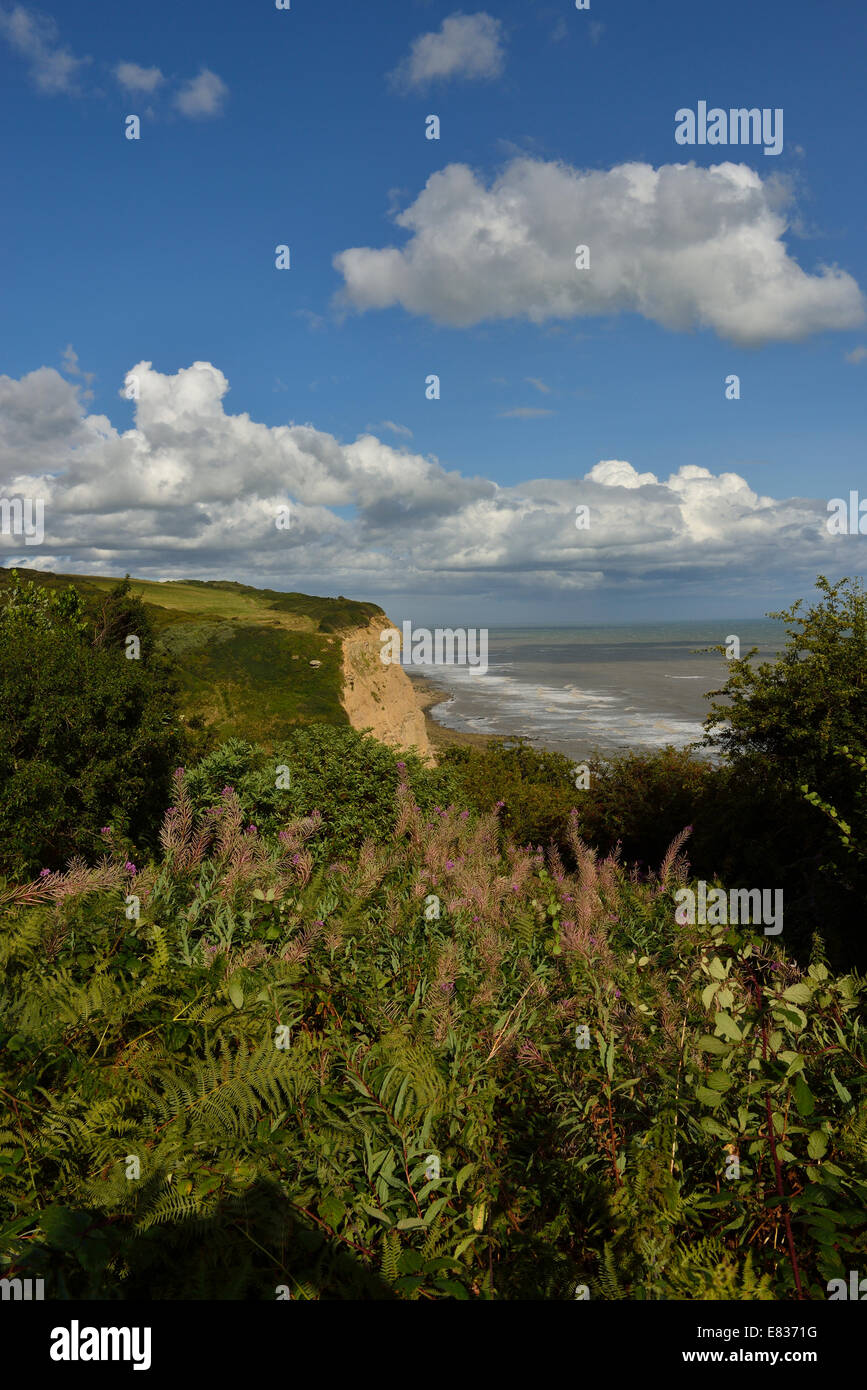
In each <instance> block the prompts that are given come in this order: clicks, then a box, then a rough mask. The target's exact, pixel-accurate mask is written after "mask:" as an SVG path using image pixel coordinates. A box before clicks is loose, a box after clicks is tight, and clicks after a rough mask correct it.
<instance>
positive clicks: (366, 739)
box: [187, 724, 457, 858]
mask: <svg viewBox="0 0 867 1390" xmlns="http://www.w3.org/2000/svg"><path fill="white" fill-rule="evenodd" d="M280 768H283V769H286V771H284V772H283V773H280V772H279V769H280ZM403 770H405V773H406V776H407V778H408V779H409V783H410V785H411V786H412V788H413V792H414V793H415V795H416V797H417V798H418V802H419V805H420V806H421V807H422V808H423V809H424V810H425V811H430V810H432V809H433V807H434V806H436V805H443V804H445V803H446V802H448V801H452V800H454V798H455V796H456V795H457V784H456V782H455V780H454V779H453V778H452V777H451V776H450V775H449V773H448V772H446V771H440V770H438V769H434V768H430V767H428V766H427V765H426V764H424V763H422V762H421V760H420V759H419V758H418V757H417V756H416V755H415V754H414V753H398V752H396V751H395V750H394V749H391V748H387V747H386V746H385V745H384V744H382V743H379V742H378V741H377V740H376V739H374V738H372V737H370V736H369V735H365V734H362V733H359V732H358V731H357V730H356V729H353V728H349V727H341V728H335V727H333V726H331V725H329V724H310V725H304V726H301V727H299V728H296V729H293V730H291V732H290V733H289V734H288V735H287V736H286V737H285V738H284V739H282V740H281V741H280V742H279V743H278V744H277V746H276V747H275V748H274V750H273V752H268V751H267V750H266V749H265V748H263V747H261V746H260V745H258V744H252V743H248V742H246V741H245V740H243V739H228V740H227V741H226V742H225V743H223V744H221V745H220V747H219V748H217V749H215V750H214V752H213V753H210V754H209V755H208V756H207V757H205V758H203V759H202V760H201V761H200V762H199V763H197V764H196V765H195V766H194V767H192V768H190V769H189V772H188V779H187V781H188V787H189V793H190V797H191V799H192V803H193V805H194V807H195V808H196V810H197V811H203V810H204V809H205V808H206V807H208V806H214V805H217V804H219V802H220V798H221V796H222V795H223V788H224V787H232V788H233V789H234V791H235V792H236V793H237V796H238V799H239V804H240V806H241V808H242V814H243V816H244V819H245V821H246V822H247V823H248V824H253V825H255V826H256V827H257V829H258V830H259V831H261V832H263V833H275V832H276V831H277V830H279V829H280V827H281V826H283V825H284V824H285V822H286V820H287V819H291V818H300V817H304V816H309V815H311V814H312V813H313V812H314V811H318V812H319V813H320V814H321V816H322V817H323V820H324V822H325V826H326V831H325V833H324V835H323V836H322V838H321V840H320V841H319V842H318V843H317V850H316V853H317V857H318V858H325V857H328V856H330V857H331V858H340V857H341V855H343V854H345V853H346V852H347V851H349V850H350V849H353V848H357V847H358V846H360V845H361V844H362V843H363V841H364V840H365V839H366V838H368V837H372V838H374V839H376V840H379V841H381V840H384V839H387V837H388V836H389V835H390V834H391V832H392V829H393V826H394V797H395V793H396V791H397V788H398V785H399V783H400V779H401V772H402V771H403ZM287 781H288V783H289V785H288V787H287V786H285V785H278V782H279V783H283V784H285V783H286V782H287Z"/></svg>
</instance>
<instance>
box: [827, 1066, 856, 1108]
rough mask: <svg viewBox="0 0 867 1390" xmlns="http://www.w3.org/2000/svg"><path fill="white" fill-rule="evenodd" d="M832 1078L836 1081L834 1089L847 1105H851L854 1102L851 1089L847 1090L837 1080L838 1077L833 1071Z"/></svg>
mask: <svg viewBox="0 0 867 1390" xmlns="http://www.w3.org/2000/svg"><path fill="white" fill-rule="evenodd" d="M831 1080H832V1081H833V1083H834V1090H835V1091H836V1092H837V1095H838V1096H839V1097H840V1099H841V1100H842V1101H843V1103H844V1104H845V1105H851V1104H852V1093H851V1091H847V1090H846V1087H845V1086H843V1085H841V1084H840V1082H839V1081H838V1080H837V1078H836V1076H835V1075H834V1073H833V1072H831Z"/></svg>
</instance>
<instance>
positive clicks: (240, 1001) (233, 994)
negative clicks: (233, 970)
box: [229, 980, 244, 1009]
mask: <svg viewBox="0 0 867 1390" xmlns="http://www.w3.org/2000/svg"><path fill="white" fill-rule="evenodd" d="M229 998H230V999H231V1001H232V1003H233V1004H234V1005H235V1008H236V1009H243V1007H244V986H243V985H242V984H241V981H240V980H233V981H232V983H231V984H230V985H229Z"/></svg>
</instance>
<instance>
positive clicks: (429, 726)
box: [406, 671, 716, 764]
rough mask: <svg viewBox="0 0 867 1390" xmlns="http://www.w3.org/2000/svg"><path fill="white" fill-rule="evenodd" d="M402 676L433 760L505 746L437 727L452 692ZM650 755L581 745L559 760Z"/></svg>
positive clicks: (697, 752) (491, 737)
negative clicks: (437, 715) (456, 751)
mask: <svg viewBox="0 0 867 1390" xmlns="http://www.w3.org/2000/svg"><path fill="white" fill-rule="evenodd" d="M406 674H407V676H408V677H409V680H410V683H411V685H412V689H413V694H414V696H415V700H416V704H417V705H418V708H419V709H420V710H421V712H422V714H423V715H424V722H425V729H426V731H427V736H428V742H429V744H430V746H431V749H432V750H433V753H434V756H435V757H436V755H437V754H438V753H440V752H442V751H444V750H445V749H447V748H461V747H463V748H467V747H471V748H485V747H487V745H488V744H491V743H494V742H504V741H505V742H508V740H509V735H508V734H475V733H465V732H463V731H461V730H459V729H449V728H446V726H445V725H443V724H440V723H439V722H438V721H437V720H436V719H434V717H433V715H432V713H431V711H432V710H433V709H435V707H436V706H437V705H442V704H445V703H446V701H448V700H450V699H451V698H452V692H451V691H450V690H448V689H446V688H445V687H444V686H441V685H438V684H437V682H436V681H435V680H432V679H431V677H430V676H422V675H415V674H413V673H411V672H409V671H407V673H406ZM515 737H517V735H515ZM523 737H524V738H525V739H527V742H528V743H529V744H530V746H531V747H533V748H537V749H539V751H541V752H544V751H546V745H545V744H544V743H541V742H540V741H539V740H538V739H537V738H533V737H530V736H528V735H526V734H525V735H524V736H523ZM549 751H552V752H558V751H559V752H561V753H562V751H563V750H562V749H559V750H558V749H551V750H549ZM653 751H660V750H659V749H656V750H654V749H653V748H651V747H646V746H644V745H642V744H633V745H629V746H628V747H623V748H617V749H612V748H601V747H599V746H598V745H591V744H589V743H588V744H586V745H584V746H583V747H582V748H581V749H580V750H576V751H575V752H572V753H571V754H565V753H563V756H564V757H567V756H569V757H572V758H573V759H574V760H577V761H585V762H586V761H588V760H591V759H598V760H601V761H603V762H607V761H609V760H611V759H613V758H617V757H619V756H622V755H623V754H626V753H650V752H653ZM693 756H694V757H696V758H697V759H699V760H700V761H702V762H710V763H712V764H713V763H714V762H715V761H716V760H715V759H714V758H713V757H712V756H709V754H708V752H707V751H706V750H701V749H694V750H693Z"/></svg>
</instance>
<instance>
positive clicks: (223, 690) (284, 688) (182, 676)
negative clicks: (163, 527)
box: [0, 568, 429, 753]
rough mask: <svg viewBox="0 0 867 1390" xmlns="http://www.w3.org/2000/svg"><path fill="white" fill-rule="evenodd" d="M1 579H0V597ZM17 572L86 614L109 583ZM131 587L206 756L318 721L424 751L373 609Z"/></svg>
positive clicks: (411, 699)
mask: <svg viewBox="0 0 867 1390" xmlns="http://www.w3.org/2000/svg"><path fill="white" fill-rule="evenodd" d="M10 573H11V571H10V570H9V569H0V592H2V590H3V588H4V587H6V586H7V585H8V584H9V582H10V578H9V576H10ZM18 573H19V574H20V576H21V577H22V578H23V579H29V580H33V581H34V583H36V584H40V585H45V586H47V587H50V588H55V589H63V588H66V586H67V585H69V584H72V585H74V587H75V588H76V589H77V590H78V591H79V593H80V594H81V595H82V597H83V599H84V601H85V603H86V605H87V608H88V611H89V612H90V613H91V614H95V613H96V612H97V610H98V609H99V607H100V605H101V603H102V602H103V601H104V599H105V596H106V595H107V594H108V593H109V592H110V590H111V589H112V588H113V587H114V585H115V584H117V582H118V580H117V579H116V578H110V577H105V578H103V577H96V576H90V575H87V576H85V575H67V574H47V573H43V572H41V571H38V570H28V569H22V568H19V569H18ZM131 585H132V590H133V592H134V593H135V594H136V595H137V596H138V597H140V598H141V599H142V601H143V602H144V604H145V608H146V611H147V614H148V617H149V619H150V622H151V624H152V627H153V630H154V633H155V634H156V636H157V639H158V645H159V647H160V648H161V649H162V650H163V651H164V652H165V653H166V654H167V655H169V656H170V657H172V658H173V659H174V660H175V662H176V664H177V672H178V678H179V681H180V687H181V688H180V700H181V713H182V717H183V719H184V721H185V723H187V724H188V725H189V726H190V727H191V728H194V729H201V730H202V731H203V732H202V745H203V747H211V746H214V745H216V744H217V743H220V742H222V741H223V740H224V739H226V738H229V737H232V736H236V737H239V738H246V739H249V740H251V741H252V742H257V743H262V744H265V745H266V746H267V745H269V744H271V743H273V742H274V741H275V740H277V739H279V738H280V737H281V735H282V734H284V733H285V731H286V729H287V728H289V727H291V726H293V725H298V724H309V723H317V722H325V723H329V724H352V725H353V726H354V727H355V728H371V729H372V730H373V732H374V733H375V734H376V735H377V737H379V738H381V739H382V740H383V741H384V742H386V743H390V744H392V745H393V746H399V747H406V748H409V747H416V748H418V749H419V750H421V751H423V752H425V753H426V752H428V751H429V746H428V742H427V736H426V734H425V729H424V717H423V715H422V714H421V712H420V710H419V708H418V705H417V703H416V700H415V696H414V694H413V692H412V688H411V685H410V682H409V680H408V679H407V677H406V674H405V673H404V671H403V670H402V669H401V668H400V667H388V668H385V667H383V666H382V665H381V663H380V662H379V661H378V659H377V658H378V651H379V641H378V633H379V629H380V627H386V626H389V625H390V624H389V619H388V618H387V617H386V615H385V613H384V612H383V610H382V609H381V608H379V607H378V605H377V604H375V603H360V602H356V601H355V600H353V599H347V598H344V597H343V596H342V595H341V596H340V597H338V598H319V597H316V596H313V595H310V594H300V593H280V592H279V591H277V590H275V589H256V588H253V587H251V586H249V585H246V584H237V583H234V582H231V581H224V580H207V581H206V580H165V581H162V582H158V581H152V580H144V579H132V580H131ZM313 662H318V663H319V665H318V666H317V665H312V664H311V663H313Z"/></svg>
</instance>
